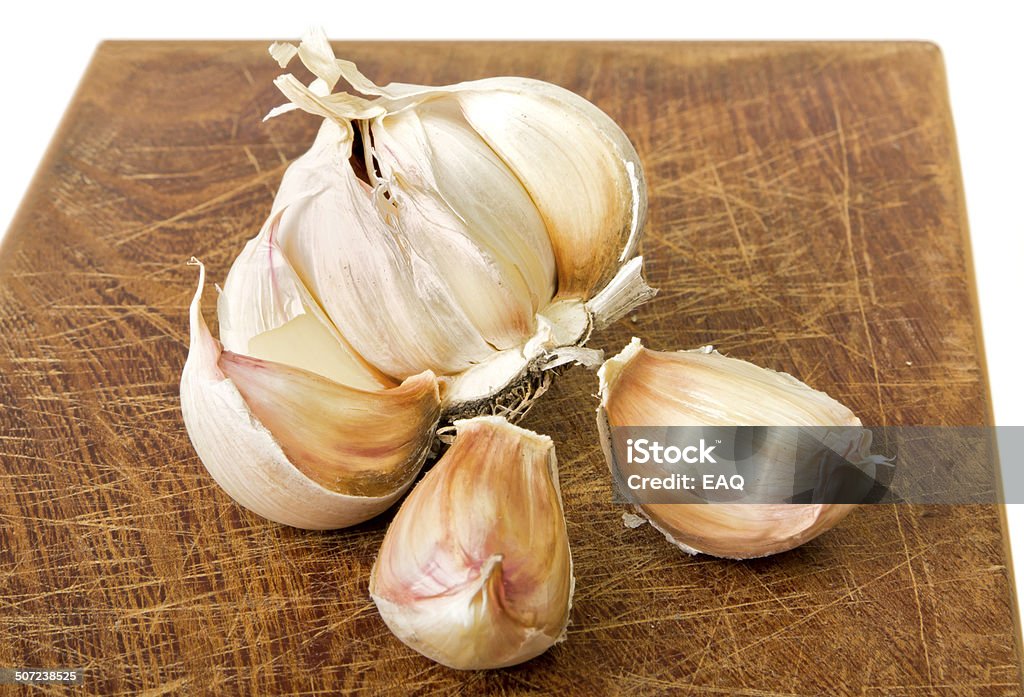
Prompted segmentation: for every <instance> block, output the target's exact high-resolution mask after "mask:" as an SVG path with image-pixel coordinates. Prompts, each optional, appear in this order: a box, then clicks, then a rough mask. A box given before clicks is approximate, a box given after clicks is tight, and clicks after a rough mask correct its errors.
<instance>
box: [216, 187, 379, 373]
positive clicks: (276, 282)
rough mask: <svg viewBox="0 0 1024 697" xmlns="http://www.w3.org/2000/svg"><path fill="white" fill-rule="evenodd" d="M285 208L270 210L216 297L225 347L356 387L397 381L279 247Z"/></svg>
mask: <svg viewBox="0 0 1024 697" xmlns="http://www.w3.org/2000/svg"><path fill="white" fill-rule="evenodd" d="M302 198H303V197H296V198H295V199H294V200H293V201H292V203H295V202H297V201H299V200H302ZM286 209H287V205H285V206H282V207H281V208H280V209H279V210H278V211H276V212H275V213H273V214H272V215H271V216H270V218H269V219H268V220H267V222H266V224H265V225H264V226H263V229H262V230H260V233H259V234H258V235H257V236H256V237H254V238H253V239H251V240H249V242H247V243H246V245H245V248H244V249H243V250H242V253H241V254H239V255H238V257H237V258H236V259H235V261H234V262H233V263H232V265H231V269H230V271H229V272H228V276H227V279H226V280H225V282H224V289H223V291H222V292H221V293H220V295H219V296H218V298H217V318H218V320H219V322H220V339H221V342H222V343H223V345H224V347H225V348H226V349H228V350H229V351H233V352H234V353H240V354H246V355H250V356H254V357H257V358H263V359H265V360H269V361H276V362H279V363H285V364H288V365H291V366H294V367H298V368H303V369H305V370H309V371H312V372H314V373H317V374H318V375H322V376H324V377H326V378H329V379H331V380H334V381H335V382H340V383H342V384H344V385H350V386H352V387H360V388H364V389H379V388H381V387H393V386H395V385H396V384H397V383H396V382H395V381H393V380H392V379H390V378H389V377H388V376H386V375H384V374H383V373H381V372H380V371H379V370H377V369H376V368H374V367H373V366H371V365H370V364H369V363H367V362H366V361H365V360H363V358H362V357H360V356H359V354H358V353H356V351H355V350H354V349H353V348H352V347H351V346H350V345H349V343H348V342H347V341H346V340H345V338H344V337H343V336H342V335H341V333H340V332H339V331H338V329H337V328H336V327H335V326H334V323H333V322H331V320H330V318H328V317H327V315H326V313H324V311H323V309H322V308H321V307H320V304H319V303H318V302H317V301H316V300H315V299H314V298H313V295H312V294H311V293H310V292H309V289H308V288H307V287H306V285H305V284H304V283H303V281H302V279H301V278H299V276H298V274H297V273H296V272H295V269H294V268H293V267H292V264H291V262H290V261H289V260H288V258H287V257H286V256H285V254H284V252H283V251H282V250H281V248H280V246H279V245H278V243H277V238H278V236H279V230H280V225H281V217H282V215H283V214H284V212H285V210H286Z"/></svg>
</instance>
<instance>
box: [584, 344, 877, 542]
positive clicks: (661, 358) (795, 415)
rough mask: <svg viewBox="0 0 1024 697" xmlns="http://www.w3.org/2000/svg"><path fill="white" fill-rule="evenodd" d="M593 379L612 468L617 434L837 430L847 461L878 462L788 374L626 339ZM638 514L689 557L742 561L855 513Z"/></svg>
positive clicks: (825, 399) (865, 436)
mask: <svg viewBox="0 0 1024 697" xmlns="http://www.w3.org/2000/svg"><path fill="white" fill-rule="evenodd" d="M598 375H599V379H600V399H601V404H600V407H599V408H598V427H599V429H600V431H601V438H602V444H603V446H604V450H605V455H606V457H607V458H608V464H609V466H610V467H613V468H614V467H616V466H618V465H619V463H617V462H614V461H613V457H614V456H613V452H612V442H611V428H612V427H617V426H669V427H671V426H802V427H824V426H831V427H841V428H839V429H837V430H838V431H840V432H841V433H842V434H843V437H844V438H846V439H849V440H851V442H850V443H847V444H845V445H844V449H845V450H847V451H848V454H849V455H850V456H851V458H852V459H854V460H856V461H860V462H863V463H865V464H866V465H867V466H871V464H872V462H877V460H873V459H872V456H870V454H869V453H868V448H869V446H870V443H871V434H870V432H869V431H867V430H862V429H860V428H858V427H860V426H861V422H860V419H858V418H857V417H856V416H855V415H854V414H853V412H851V411H850V410H849V409H847V408H846V407H845V406H843V405H842V404H840V403H839V402H837V401H836V400H834V399H832V398H831V397H829V396H828V395H827V394H825V393H824V392H819V391H817V390H814V389H812V388H810V387H808V386H807V385H805V384H804V383H802V382H800V381H799V380H797V379H796V378H794V377H792V376H790V375H787V374H785V373H779V372H775V371H773V370H768V369H766V368H761V367H758V366H756V365H754V364H752V363H748V362H746V361H742V360H738V359H735V358H727V357H726V356H723V355H722V354H720V353H718V352H716V351H712V350H711V349H710V347H708V348H706V349H699V350H695V351H678V352H674V353H668V352H660V351H651V350H649V349H646V348H644V347H643V346H642V344H641V343H640V340H639V339H636V338H634V339H633V340H632V342H631V343H630V344H629V345H628V346H626V348H625V349H623V351H622V352H621V353H619V354H618V355H617V356H614V357H613V358H610V359H608V360H607V361H606V362H605V363H604V365H603V366H602V367H601V369H600V370H599V371H598ZM843 427H845V428H843ZM781 430H784V429H781ZM793 430H795V429H793ZM787 446H788V444H785V443H781V444H769V447H787ZM769 457H770V455H769ZM613 471H614V470H613ZM872 471H873V470H872ZM636 507H637V509H638V512H639V513H641V514H642V515H644V516H645V517H646V518H647V519H648V520H650V521H651V523H652V525H654V527H655V528H657V529H658V530H660V531H661V532H662V533H663V534H664V535H665V537H666V538H668V540H669V541H670V542H672V543H674V544H676V545H677V546H678V547H680V548H681V549H683V550H685V551H687V552H690V553H696V552H703V553H706V554H712V555H715V556H719V557H728V558H732V559H745V558H751V557H761V556H766V555H769V554H775V553H777V552H782V551H785V550H788V549H792V548H793V547H796V546H798V545H801V544H803V543H804V542H806V541H808V540H810V539H812V538H814V537H816V536H818V535H820V534H821V533H823V532H825V531H826V530H828V529H830V528H831V527H833V526H834V525H836V524H837V523H838V522H839V521H840V520H842V519H843V518H844V517H845V516H846V515H847V514H848V513H849V512H850V511H851V510H852V509H853V508H854V505H852V504H848V503H821V504H793V503H778V504H774V503H721V502H716V503H709V504H698V503H695V504H685V503H645V502H641V503H639V504H637V506H636Z"/></svg>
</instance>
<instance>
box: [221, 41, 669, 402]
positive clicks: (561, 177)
mask: <svg viewBox="0 0 1024 697" xmlns="http://www.w3.org/2000/svg"><path fill="white" fill-rule="evenodd" d="M271 55H272V56H273V57H274V58H275V59H276V60H278V61H279V63H281V64H282V65H286V64H287V63H288V61H290V60H291V59H292V58H294V57H296V56H297V57H298V58H299V59H300V60H301V61H302V63H303V64H304V65H305V66H306V67H307V68H308V69H309V70H310V71H311V72H312V73H313V74H314V75H315V76H316V79H315V80H314V81H313V82H312V83H311V84H310V85H308V86H307V85H303V84H302V83H301V82H300V81H299V80H297V79H296V78H295V77H294V76H292V75H290V74H286V75H282V76H280V77H278V78H277V79H276V80H275V84H276V85H277V86H278V87H279V88H280V90H281V91H282V93H283V94H284V95H285V96H286V97H287V98H288V99H289V100H290V103H289V104H286V105H284V106H281V107H278V108H276V109H274V110H272V111H271V112H270V114H269V115H268V118H270V117H272V116H277V115H279V114H281V113H284V112H287V111H291V110H294V109H302V110H304V111H306V112H308V113H311V114H314V115H316V116H318V117H321V118H323V124H322V126H321V128H320V131H319V133H318V135H317V138H316V142H315V143H314V144H313V146H312V148H311V149H310V150H309V152H307V153H306V154H305V155H303V156H302V157H300V158H298V159H297V160H296V161H295V162H294V163H293V164H292V165H291V166H290V167H289V168H288V171H287V172H286V174H285V177H284V180H283V181H282V184H281V187H280V190H279V191H278V194H277V197H276V199H275V202H274V214H278V215H280V220H279V224H278V226H277V230H276V233H275V235H274V243H275V244H276V245H278V246H279V247H280V249H281V250H282V252H283V253H284V255H285V256H286V257H287V258H288V260H289V262H290V264H291V265H292V267H293V269H294V271H295V274H296V275H297V276H298V277H300V278H302V279H303V280H304V282H305V284H306V286H307V287H308V289H309V292H310V294H311V295H312V296H313V297H314V298H316V300H317V302H318V303H319V306H320V307H321V308H322V310H323V312H324V314H326V316H327V317H329V318H330V322H331V323H332V324H333V325H334V326H335V327H337V330H338V333H339V334H340V336H341V338H342V343H343V344H344V345H346V346H348V347H350V348H351V350H352V353H353V355H355V356H357V357H358V358H359V360H360V361H362V362H364V363H365V364H366V365H367V366H368V367H369V368H370V369H371V371H376V372H377V373H379V374H380V375H383V376H384V378H385V379H386V380H391V381H393V382H400V381H401V380H404V379H405V378H408V377H410V376H412V375H415V374H418V373H420V372H422V371H423V370H431V371H433V372H434V373H435V374H436V375H438V377H439V379H440V380H442V382H443V383H444V385H445V389H444V391H443V394H444V410H445V413H446V415H447V416H448V418H449V419H450V420H454V419H456V418H460V417H466V416H472V415H475V414H477V413H491V412H501V413H508V414H509V415H510V416H511V417H514V416H517V415H520V414H522V413H525V408H522V404H525V405H526V406H528V404H529V402H530V400H531V399H532V398H533V397H534V396H535V395H536V393H538V392H539V391H541V390H542V389H544V387H545V386H546V384H547V383H548V382H549V381H550V376H549V375H548V376H545V375H543V373H544V371H545V370H547V369H550V368H551V367H552V366H557V365H560V364H564V363H565V362H569V361H572V360H576V359H577V358H580V357H583V358H584V360H589V358H587V357H586V356H585V355H583V354H580V353H579V352H578V350H577V349H578V347H579V346H581V345H582V344H583V343H584V342H585V341H586V340H587V339H588V338H589V335H590V332H591V330H592V329H593V328H594V327H595V326H603V325H605V324H607V323H609V322H611V321H614V320H615V319H617V318H618V317H620V316H622V315H623V314H625V313H626V312H628V311H629V310H630V309H632V308H633V307H635V306H636V305H638V304H640V303H642V302H644V301H646V300H648V299H649V298H650V297H652V296H653V294H654V291H653V290H652V289H651V288H649V287H648V286H647V285H646V283H644V281H643V278H642V275H641V272H640V271H641V266H642V260H641V258H640V257H638V256H636V252H637V249H638V245H639V240H640V234H641V231H642V228H643V223H644V219H645V216H646V207H647V200H646V187H645V184H644V179H643V169H642V167H641V164H640V160H639V157H638V156H637V153H636V151H635V149H634V148H633V146H632V145H631V144H630V142H629V139H628V138H627V137H626V136H625V134H624V133H623V132H622V130H621V129H620V128H619V127H618V126H617V125H616V124H615V123H614V122H613V121H612V120H611V118H609V117H608V116H607V115H606V114H604V113H603V112H601V111H600V110H599V109H598V108H597V107H595V106H594V105H593V104H591V103H590V102H588V101H586V100H585V99H583V98H582V97H580V96H579V95H576V94H574V93H572V92H570V91H568V90H564V89H562V88H560V87H557V86H555V85H551V84H548V83H545V82H541V81H538V80H530V79H526V78H518V77H506V78H489V79H484V80H476V81H471V82H464V83H459V84H456V85H450V86H445V87H427V86H419V85H406V84H394V83H393V84H390V85H386V86H383V87H381V86H378V85H376V84H374V83H373V82H372V81H370V80H369V79H368V78H366V77H365V76H364V75H363V74H362V73H360V72H359V71H358V70H357V69H356V67H355V65H354V64H353V63H351V62H349V61H345V60H340V59H338V58H336V57H335V55H334V53H333V51H332V49H331V46H330V43H329V42H328V41H327V38H326V36H325V35H324V34H323V32H322V31H313V32H311V33H309V34H308V35H307V36H306V37H305V38H304V39H303V41H302V42H301V43H300V44H299V45H298V46H297V47H296V46H289V45H287V44H275V45H274V46H272V47H271ZM341 80H344V81H346V82H348V83H349V84H350V85H351V86H352V87H353V89H354V90H355V91H357V92H359V93H361V94H362V95H365V96H359V95H355V94H349V93H346V92H342V91H335V88H336V86H337V85H338V83H339V82H340V81H341ZM224 292H225V296H226V297H227V298H228V301H227V302H226V304H228V305H231V306H232V307H235V306H238V305H239V304H244V303H246V302H249V297H250V296H249V294H248V293H247V292H246V290H245V289H244V288H242V287H238V286H237V285H236V284H234V283H232V280H231V278H230V277H229V280H228V282H227V283H226V285H225V289H224ZM563 349H564V351H563ZM560 351H562V353H561V354H560V353H559V352H560ZM524 386H525V387H524ZM510 396H511V401H512V402H513V403H510ZM516 400H519V402H521V403H522V404H517V403H514V402H515V401H516Z"/></svg>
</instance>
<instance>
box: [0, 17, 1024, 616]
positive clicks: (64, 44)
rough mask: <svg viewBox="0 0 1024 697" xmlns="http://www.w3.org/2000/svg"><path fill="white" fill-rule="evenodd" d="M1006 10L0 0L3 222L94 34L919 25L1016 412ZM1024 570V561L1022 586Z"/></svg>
mask: <svg viewBox="0 0 1024 697" xmlns="http://www.w3.org/2000/svg"><path fill="white" fill-rule="evenodd" d="M13 8H17V11H16V13H15V10H14V9H13ZM485 8H493V9H485ZM1014 10H1015V8H1014V3H1010V2H1000V3H996V2H993V3H991V4H986V3H984V2H971V3H962V4H959V5H956V6H954V5H953V4H952V3H950V4H942V3H940V2H936V1H934V0H933V2H928V3H925V2H896V1H893V0H889V1H887V2H874V1H871V0H867V1H864V0H862V1H860V2H854V3H842V4H839V3H827V2H820V0H819V1H818V2H806V3H797V2H757V3H753V2H751V3H738V2H732V3H730V2H714V3H710V2H701V3H673V2H665V1H663V2H641V1H638V0H628V1H627V2H619V3H615V4H614V5H612V4H609V5H608V7H607V8H605V7H602V6H601V5H600V4H598V3H586V4H583V3H580V4H579V5H569V4H566V5H557V4H555V3H554V2H552V1H551V0H542V1H536V0H525V1H524V0H516V1H515V2H504V3H490V2H480V1H479V0H478V1H477V2H462V3H454V2H453V3H448V4H444V3H441V2H438V1H427V2H423V1H421V2H414V3H413V2H411V3H408V4H404V3H401V2H397V1H395V0H390V1H389V0H381V1H379V2H364V3H344V2H339V1H338V0H332V1H331V2H301V1H297V0H285V1H282V2H278V3H273V4H271V3H266V2H256V1H250V2H245V3H234V2H232V3H217V2H213V1H210V0H207V1H206V2H194V1H191V0H178V1H176V2H171V3H147V2H137V1H136V2H75V3H70V2H69V3H67V5H66V6H61V5H60V4H55V3H52V2H38V1H37V2H28V3H5V9H4V10H3V11H2V12H3V15H2V17H3V22H2V25H3V27H4V42H3V49H4V57H5V61H4V71H3V78H2V82H0V90H2V94H3V97H2V105H3V106H2V109H0V125H2V133H3V138H2V139H0V143H2V145H0V147H2V148H3V151H2V157H0V163H2V165H0V230H4V231H6V229H7V227H8V225H9V223H10V220H11V218H12V217H13V215H14V211H15V209H16V207H17V205H18V203H19V201H20V200H21V197H22V195H23V194H24V192H25V190H26V188H27V187H28V185H29V181H30V179H31V176H32V174H33V172H34V171H35V169H36V167H37V165H38V164H39V161H40V160H41V158H42V156H43V153H44V151H45V149H46V147H47V144H48V143H49V140H50V137H51V136H52V135H53V133H54V132H55V130H56V128H57V124H58V122H59V120H60V117H61V115H62V114H63V112H64V109H65V107H66V106H67V104H68V102H69V100H70V99H71V96H72V93H73V91H74V89H75V86H76V85H77V83H78V80H79V78H80V77H81V74H82V71H83V70H84V69H85V67H86V65H87V64H88V62H89V58H90V56H91V54H92V51H93V49H94V48H95V46H96V44H97V43H98V42H99V41H100V40H101V39H120V38H125V39H129V38H131V39H144V38H188V39H199V38H230V39H243V38H259V39H265V38H278V39H293V38H297V37H298V36H299V35H300V34H302V32H303V31H304V30H305V29H306V28H307V27H308V26H311V25H316V24H319V25H322V26H324V27H325V28H326V29H327V33H328V34H329V35H330V36H331V37H332V38H335V39H406V38H432V39H528V38H536V39H548V38H550V39H558V38H567V39H574V38H592V39H927V40H931V41H934V42H936V43H938V44H939V46H940V47H941V48H942V50H943V52H944V54H945V59H946V67H947V70H948V76H949V83H950V92H951V96H952V103H953V114H954V118H955V121H956V127H957V133H958V137H959V146H960V157H961V163H962V167H963V176H964V183H965V187H966V192H967V206H968V215H969V218H970V224H971V235H972V239H973V246H974V263H975V269H976V272H977V279H978V290H979V295H980V300H981V315H982V322H983V325H984V334H985V345H986V347H987V353H988V368H989V378H990V381H991V386H992V395H993V402H994V406H995V414H996V423H997V424H999V425H1024V398H1022V393H1024V379H1022V375H1024V371H1022V370H1021V368H1020V363H1019V361H1020V359H1019V358H1018V354H1019V353H1020V349H1021V346H1022V345H1024V329H1022V325H1024V320H1022V310H1021V307H1022V304H1024V303H1022V301H1024V269H1022V262H1024V234H1022V233H1024V223H1022V222H1021V213H1020V211H1021V202H1022V199H1024V191H1022V184H1024V177H1022V176H1021V174H1020V168H1021V167H1022V163H1024V146H1022V136H1021V133H1022V129H1024V121H1022V117H1024V109H1022V106H1024V100H1022V97H1021V86H1022V80H1021V75H1020V68H1021V67H1022V61H1021V56H1020V52H1019V48H1018V46H1019V33H1020V22H1019V21H1018V20H1017V17H1015V16H1013V15H1015V14H1016V13H1015V12H1014ZM1020 464H1021V463H1019V462H1007V461H1005V460H1004V462H1003V467H1004V468H1005V467H1014V466H1020ZM1007 508H1008V515H1009V520H1010V530H1011V541H1012V543H1013V552H1014V556H1015V557H1016V558H1017V559H1019V560H1021V564H1024V504H1021V505H1011V506H1008V507H1007ZM1022 577H1024V567H1022V569H1021V572H1020V574H1018V583H1017V589H1018V596H1019V597H1021V590H1022V584H1021V582H1020V579H1021V578H1022Z"/></svg>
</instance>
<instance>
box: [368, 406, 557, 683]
mask: <svg viewBox="0 0 1024 697" xmlns="http://www.w3.org/2000/svg"><path fill="white" fill-rule="evenodd" d="M455 428H456V436H455V440H454V442H453V443H452V445H451V447H450V448H449V449H448V451H447V452H446V453H445V454H444V456H443V457H442V458H441V459H440V460H439V461H438V463H437V464H436V465H434V467H433V469H431V470H430V471H429V472H428V473H427V474H426V476H425V477H424V478H423V480H422V481H421V482H420V483H419V484H417V486H416V488H415V489H414V490H413V491H412V493H411V494H409V496H408V497H407V498H406V499H405V501H403V502H402V506H401V508H400V509H399V511H398V513H397V514H396V515H395V519H394V520H393V521H392V522H391V526H390V527H389V528H388V531H387V534H386V535H385V537H384V542H383V544H382V545H381V548H380V554H379V555H378V557H377V561H376V562H375V564H374V567H373V571H372V573H371V576H370V595H371V597H372V598H373V600H374V602H375V603H376V604H377V608H378V610H379V611H380V614H381V617H382V618H383V619H384V622H385V623H386V624H387V625H388V627H389V628H390V629H391V631H392V632H394V634H395V635H396V636H397V637H398V638H399V639H401V640H402V641H403V642H404V643H406V644H407V645H409V646H410V647H412V648H413V649H415V650H416V651H418V652H420V653H421V654H423V655H424V656H427V657H428V658H431V659H433V660H435V661H437V662H438V663H442V664H444V665H446V666H449V667H451V668H458V669H462V670H475V669H487V668H501V667H505V666H511V665H515V664H517V663H522V662H523V661H527V660H529V659H531V658H533V657H535V656H538V655H540V654H541V653H543V652H544V651H546V650H547V649H548V648H549V647H551V646H552V645H553V644H554V643H555V642H557V641H559V640H560V639H561V638H562V637H563V636H564V633H565V627H566V624H567V623H568V621H569V608H570V605H571V601H572V593H573V583H574V582H573V576H572V557H571V555H570V552H569V542H568V537H567V535H566V527H565V519H564V517H563V513H562V501H561V493H560V490H559V486H558V471H557V469H556V464H555V450H554V446H553V444H552V443H551V439H550V438H548V437H547V436H541V435H537V434H536V433H533V432H531V431H527V430H525V429H521V428H519V427H517V426H513V425H511V424H509V423H508V421H506V420H505V419H504V418H502V417H497V416H480V417H475V418H472V419H468V420H459V421H456V422H455Z"/></svg>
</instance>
